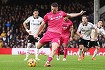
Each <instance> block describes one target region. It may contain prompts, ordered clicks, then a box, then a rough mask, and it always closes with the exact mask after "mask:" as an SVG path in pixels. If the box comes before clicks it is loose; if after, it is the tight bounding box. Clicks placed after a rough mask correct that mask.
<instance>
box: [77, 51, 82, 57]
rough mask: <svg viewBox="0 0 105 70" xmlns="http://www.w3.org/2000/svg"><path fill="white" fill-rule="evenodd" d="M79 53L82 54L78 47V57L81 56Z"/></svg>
mask: <svg viewBox="0 0 105 70" xmlns="http://www.w3.org/2000/svg"><path fill="white" fill-rule="evenodd" d="M81 54H82V50H80V49H79V51H78V55H79V57H81Z"/></svg>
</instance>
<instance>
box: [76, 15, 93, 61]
mask: <svg viewBox="0 0 105 70" xmlns="http://www.w3.org/2000/svg"><path fill="white" fill-rule="evenodd" d="M92 29H94V25H93V24H92V23H90V22H88V19H87V16H86V15H83V16H82V22H81V23H80V25H79V27H78V30H77V34H78V35H79V36H80V40H79V51H78V55H79V57H78V61H80V60H81V59H83V58H84V53H85V52H86V51H87V48H89V43H90V39H91V30H92Z"/></svg>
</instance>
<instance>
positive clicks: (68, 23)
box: [62, 20, 73, 36]
mask: <svg viewBox="0 0 105 70" xmlns="http://www.w3.org/2000/svg"><path fill="white" fill-rule="evenodd" d="M72 25H73V23H72V21H71V20H68V21H66V22H65V21H64V20H63V21H62V35H63V36H70V27H71V26H72Z"/></svg>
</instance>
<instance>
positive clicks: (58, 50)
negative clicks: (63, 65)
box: [57, 46, 61, 60]
mask: <svg viewBox="0 0 105 70" xmlns="http://www.w3.org/2000/svg"><path fill="white" fill-rule="evenodd" d="M60 49H61V47H60V46H59V47H58V48H57V60H60Z"/></svg>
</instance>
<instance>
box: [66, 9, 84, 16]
mask: <svg viewBox="0 0 105 70" xmlns="http://www.w3.org/2000/svg"><path fill="white" fill-rule="evenodd" d="M85 12H86V11H83V10H82V11H81V12H80V13H70V14H69V13H67V15H68V16H69V17H77V16H80V15H82V14H84V13H85Z"/></svg>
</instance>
